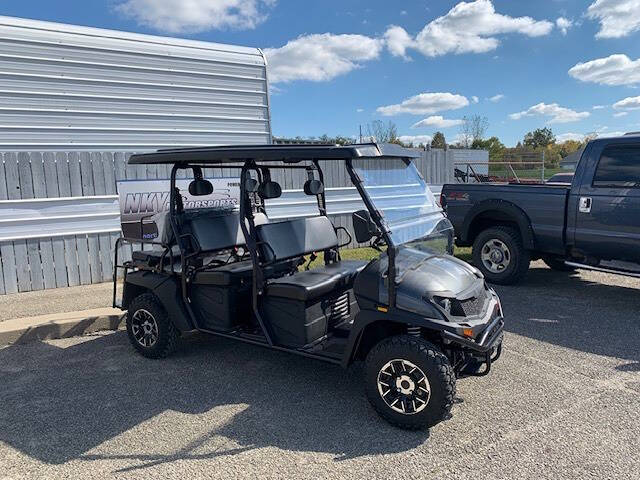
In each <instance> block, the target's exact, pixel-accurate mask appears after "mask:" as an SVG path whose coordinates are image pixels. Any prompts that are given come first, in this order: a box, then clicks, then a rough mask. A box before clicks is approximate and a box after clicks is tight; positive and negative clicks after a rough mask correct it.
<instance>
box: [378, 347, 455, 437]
mask: <svg viewBox="0 0 640 480" xmlns="http://www.w3.org/2000/svg"><path fill="white" fill-rule="evenodd" d="M365 388H366V392H367V397H368V399H369V401H370V402H371V405H373V408H375V410H376V411H377V412H378V414H379V415H380V416H381V417H382V418H384V419H385V420H386V421H388V422H389V423H391V424H392V425H394V426H396V427H399V428H404V429H407V430H418V429H423V428H429V427H432V426H434V425H436V424H437V423H439V422H441V421H442V420H445V419H446V418H447V417H448V416H449V412H450V411H451V406H452V405H453V397H454V396H455V392H456V377H455V374H454V372H453V368H451V365H450V364H449V360H448V359H447V357H446V356H445V355H444V354H443V353H442V352H441V351H440V350H439V349H438V348H437V347H436V346H435V345H433V344H431V343H429V342H427V341H426V340H424V339H422V338H419V337H412V336H409V335H399V336H395V337H391V338H388V339H385V340H383V341H381V342H380V343H378V344H377V345H376V346H374V347H373V349H371V351H370V352H369V354H368V355H367V359H366V365H365Z"/></svg>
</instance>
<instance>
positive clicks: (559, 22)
mask: <svg viewBox="0 0 640 480" xmlns="http://www.w3.org/2000/svg"><path fill="white" fill-rule="evenodd" d="M572 26H573V20H569V19H568V18H564V17H559V18H557V19H556V27H558V30H560V33H562V35H566V34H567V30H569V29H570V28H571V27H572Z"/></svg>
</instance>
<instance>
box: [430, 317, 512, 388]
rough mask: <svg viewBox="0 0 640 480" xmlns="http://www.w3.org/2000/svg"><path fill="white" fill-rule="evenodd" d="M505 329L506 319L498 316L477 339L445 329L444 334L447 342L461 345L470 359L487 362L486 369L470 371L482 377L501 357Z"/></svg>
mask: <svg viewBox="0 0 640 480" xmlns="http://www.w3.org/2000/svg"><path fill="white" fill-rule="evenodd" d="M503 331H504V319H503V318H502V316H498V317H496V318H494V319H493V320H492V321H491V322H490V323H489V325H487V327H486V328H485V329H484V330H482V331H481V332H480V333H479V334H478V335H477V336H476V338H475V339H471V338H466V337H464V336H462V335H459V334H457V333H453V332H450V331H443V332H442V336H443V338H444V340H445V341H447V343H453V344H456V345H457V346H459V347H461V349H462V350H463V351H464V352H465V354H466V355H465V356H467V357H468V358H469V360H472V359H475V361H476V362H478V361H479V362H480V363H484V364H485V369H484V370H482V371H479V372H473V373H469V374H470V375H474V376H479V377H480V376H484V375H487V374H488V373H489V371H490V370H491V364H492V363H493V362H495V361H496V360H498V358H500V354H501V353H502V338H503Z"/></svg>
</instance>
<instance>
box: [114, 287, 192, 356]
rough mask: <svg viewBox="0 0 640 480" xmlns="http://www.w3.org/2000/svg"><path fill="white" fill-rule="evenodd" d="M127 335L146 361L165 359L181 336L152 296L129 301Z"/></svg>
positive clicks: (142, 296) (148, 295) (138, 297)
mask: <svg viewBox="0 0 640 480" xmlns="http://www.w3.org/2000/svg"><path fill="white" fill-rule="evenodd" d="M127 334H128V335H129V341H130V342H131V344H132V345H133V346H134V348H135V349H136V350H137V351H138V352H140V353H141V354H142V355H144V356H145V357H147V358H165V357H168V356H169V355H170V354H171V353H173V351H174V350H175V349H176V347H177V346H178V338H179V336H180V334H179V332H178V330H177V329H176V327H175V326H174V325H173V322H171V319H170V318H169V315H168V314H167V312H166V310H165V309H164V307H163V306H162V304H161V303H160V301H159V300H158V299H157V298H156V296H155V295H154V294H152V293H144V294H142V295H139V296H137V297H136V298H134V299H133V300H132V301H131V304H130V305H129V309H128V310H127Z"/></svg>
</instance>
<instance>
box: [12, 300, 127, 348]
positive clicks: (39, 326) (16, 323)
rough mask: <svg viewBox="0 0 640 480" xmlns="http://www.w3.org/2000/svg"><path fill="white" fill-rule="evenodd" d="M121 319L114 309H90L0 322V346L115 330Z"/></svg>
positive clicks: (120, 314) (121, 314) (118, 312)
mask: <svg viewBox="0 0 640 480" xmlns="http://www.w3.org/2000/svg"><path fill="white" fill-rule="evenodd" d="M122 316H123V313H122V311H121V310H118V309H116V308H94V309H91V310H81V311H77V312H66V313H53V314H48V315H37V316H35V317H23V318H14V319H11V320H5V321H4V322H0V346H2V345H9V344H19V343H27V342H32V341H36V340H46V339H54V338H66V337H74V336H77V335H82V334H85V333H91V332H97V331H100V330H117V329H118V327H119V326H120V323H121V320H122Z"/></svg>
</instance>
